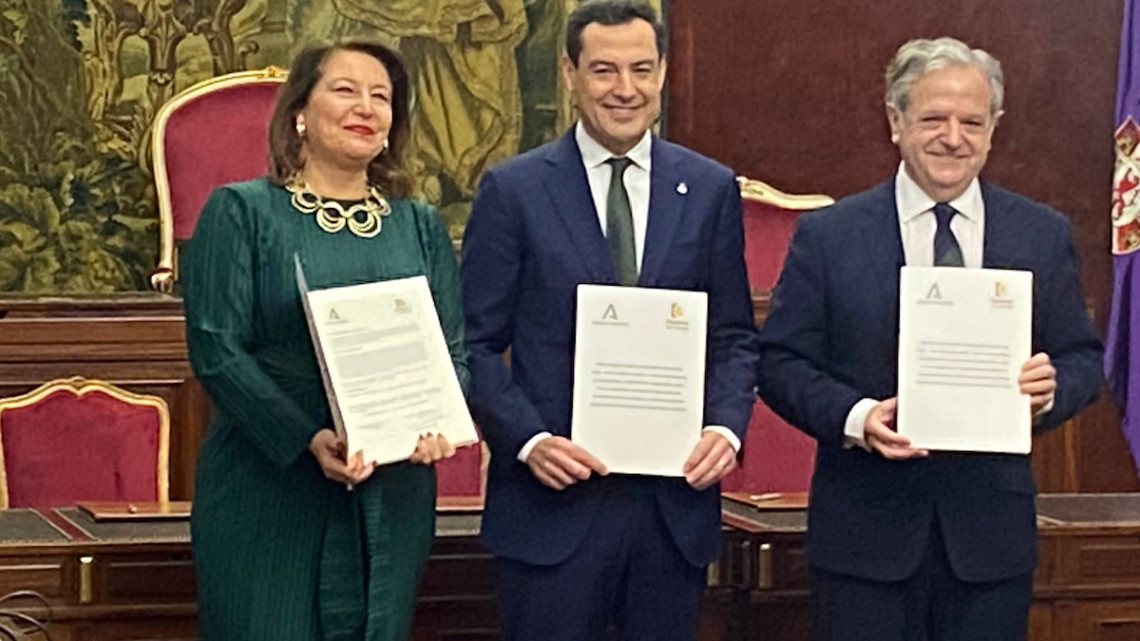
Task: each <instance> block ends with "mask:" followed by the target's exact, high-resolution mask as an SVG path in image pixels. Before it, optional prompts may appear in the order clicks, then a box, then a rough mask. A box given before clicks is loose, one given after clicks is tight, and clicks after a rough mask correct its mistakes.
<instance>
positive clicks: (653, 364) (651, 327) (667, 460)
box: [570, 285, 708, 477]
mask: <svg viewBox="0 0 1140 641" xmlns="http://www.w3.org/2000/svg"><path fill="white" fill-rule="evenodd" d="M707 319H708V297H707V295H706V294H705V293H703V292H687V291H676V290H667V289H640V288H636V287H612V286H604V285H579V286H578V314H577V330H576V337H575V351H574V410H573V417H572V419H571V427H570V430H571V435H572V438H573V441H574V443H576V444H578V445H579V446H581V447H582V448H583V449H585V450H586V451H587V452H590V453H591V454H593V455H594V456H595V457H597V459H598V460H600V461H601V462H602V463H604V464H605V466H606V467H607V468H608V469H609V471H610V472H617V473H625V474H646V475H656V476H677V477H679V476H684V473H683V471H682V468H683V467H684V464H685V460H686V459H687V458H688V457H689V455H690V454H691V453H692V451H693V448H694V447H695V446H696V444H697V441H699V440H700V437H701V428H702V422H703V420H704V391H705V343H706V335H707V324H708V320H707Z"/></svg>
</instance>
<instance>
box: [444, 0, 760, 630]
mask: <svg viewBox="0 0 1140 641" xmlns="http://www.w3.org/2000/svg"><path fill="white" fill-rule="evenodd" d="M664 44H665V38H664V31H663V29H662V27H661V25H660V23H659V22H658V21H657V17H656V15H655V13H654V11H653V10H652V9H651V8H650V7H649V6H648V5H646V4H644V3H641V2H633V1H629V0H600V1H593V2H588V3H585V4H583V5H581V6H580V7H579V8H578V9H576V10H575V11H574V12H573V13H572V14H571V16H570V18H569V21H568V25H567V34H566V55H565V57H564V59H563V64H562V67H563V76H564V80H565V82H566V85H567V88H568V89H569V91H570V93H571V95H572V97H573V100H574V104H575V106H576V108H577V110H578V113H579V122H578V124H577V125H576V126H575V127H573V128H572V129H571V130H570V131H568V132H567V133H566V135H565V136H563V137H562V138H561V139H559V140H557V141H554V142H552V143H550V144H547V145H544V146H542V147H539V148H537V149H535V150H532V151H530V152H528V153H525V154H522V155H520V156H518V157H516V158H514V159H512V160H510V161H507V162H504V163H502V164H501V165H499V166H497V167H495V168H494V169H492V170H490V171H489V172H487V174H486V175H485V176H484V178H483V181H482V183H481V184H480V187H479V191H478V193H477V194H476V196H475V203H474V206H473V209H472V213H471V219H470V222H469V223H468V226H467V232H466V236H465V238H464V243H463V249H464V255H463V263H462V267H463V285H464V305H465V309H466V316H467V340H468V347H469V348H470V352H471V355H470V363H471V373H472V388H471V404H472V407H473V410H474V413H475V417H476V420H477V421H478V422H479V424H480V426H481V427H482V429H483V432H484V435H485V436H486V440H487V443H488V445H489V446H490V448H491V452H492V456H491V464H490V471H489V479H488V483H487V505H486V510H485V512H484V515H483V528H482V540H483V542H484V543H485V544H486V545H487V547H489V548H490V549H491V550H492V551H493V552H494V553H495V555H496V557H497V584H498V599H499V610H500V620H501V623H502V626H503V631H504V638H505V639H508V640H526V641H532V640H536V639H542V640H543V641H548V640H561V639H565V640H567V641H578V640H581V641H593V640H594V639H600V638H602V636H603V635H604V631H605V629H606V627H607V626H609V625H616V626H617V627H618V628H619V629H620V630H621V634H622V637H623V638H625V639H645V640H646V641H649V640H652V641H668V640H670V639H677V640H681V639H693V638H695V635H696V630H697V622H698V617H699V605H700V598H701V595H702V593H703V586H704V580H705V567H706V565H707V564H708V563H709V562H710V561H711V560H712V559H713V558H714V556H715V555H716V553H717V548H718V545H719V523H720V509H719V495H718V491H717V481H719V480H720V478H721V477H723V476H724V475H725V474H727V473H728V472H729V471H730V470H731V469H732V468H733V467H734V466H735V465H736V450H737V449H739V447H740V441H741V439H743V437H744V431H745V429H746V426H747V422H748V417H749V413H750V411H751V402H752V399H753V398H754V392H753V389H754V387H753V386H754V378H755V373H754V372H755V346H756V344H755V339H756V335H755V329H754V327H753V323H752V310H751V303H750V299H749V293H748V285H747V278H746V274H745V268H744V261H743V230H742V223H741V215H740V196H739V192H738V189H737V186H736V182H735V180H734V176H733V173H732V172H731V171H730V170H729V169H727V168H726V167H723V166H722V165H720V164H718V163H716V162H713V161H712V160H709V159H707V158H704V157H702V156H699V155H697V154H696V153H693V152H692V151H689V150H687V149H684V148H682V147H679V146H677V145H674V144H671V143H668V142H665V141H664V140H661V139H660V138H657V137H656V136H653V135H652V134H651V133H650V131H649V129H650V126H651V124H652V123H653V121H654V119H655V118H656V117H657V116H658V114H659V111H660V96H661V88H662V85H663V83H664V81H665V60H664V55H663V54H664ZM583 283H595V284H610V285H619V284H620V285H628V286H638V287H652V288H666V289H683V290H694V291H703V292H707V294H708V348H707V363H706V392H705V406H704V425H705V428H704V430H703V433H702V435H701V437H700V441H699V443H698V444H697V446H696V448H695V449H694V451H693V453H692V456H691V457H690V458H689V460H688V461H687V462H686V464H685V469H684V472H685V476H684V478H681V477H676V478H663V477H661V478H659V477H645V476H628V475H617V474H612V475H607V472H606V469H605V467H604V466H603V465H602V464H601V463H600V462H599V461H598V460H596V459H595V458H594V457H593V456H592V455H591V454H590V453H589V452H586V451H585V450H583V448H581V447H580V446H578V445H576V444H575V443H574V442H573V441H572V440H571V438H570V437H571V436H572V435H571V434H570V431H569V430H570V415H571V391H572V389H571V388H572V382H573V371H572V369H573V367H572V365H573V357H574V336H575V300H576V298H575V297H576V288H577V286H578V285H580V284H583ZM508 347H510V361H511V364H510V368H509V369H508V368H507V367H506V366H505V365H504V363H503V354H504V351H505V350H506V349H507V348H508ZM645 448H646V449H647V450H651V449H652V448H653V443H645Z"/></svg>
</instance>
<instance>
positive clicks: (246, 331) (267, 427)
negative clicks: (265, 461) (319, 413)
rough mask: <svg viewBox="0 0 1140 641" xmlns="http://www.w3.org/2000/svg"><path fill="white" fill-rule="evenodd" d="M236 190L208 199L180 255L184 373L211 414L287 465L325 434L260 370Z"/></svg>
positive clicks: (244, 220)
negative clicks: (189, 371) (200, 389)
mask: <svg viewBox="0 0 1140 641" xmlns="http://www.w3.org/2000/svg"><path fill="white" fill-rule="evenodd" d="M253 214H254V212H252V211H251V210H250V207H249V204H248V203H247V202H246V201H245V200H244V199H242V198H241V197H240V196H239V195H238V194H237V193H236V192H235V190H233V189H231V188H227V187H222V188H219V189H216V190H214V192H213V193H212V194H210V198H209V200H207V202H206V204H205V206H204V207H203V208H202V213H201V216H200V217H199V219H198V224H197V226H196V227H195V230H194V237H193V238H192V239H191V240H190V242H189V243H188V244H187V246H186V248H185V250H184V252H183V262H182V287H183V303H184V305H185V308H186V343H187V347H188V348H189V352H190V366H191V367H192V368H193V370H194V374H195V375H196V376H197V377H198V380H199V381H200V382H201V383H202V385H203V386H204V387H205V388H206V391H207V392H208V393H209V394H210V398H211V399H212V400H213V401H214V404H215V405H216V406H217V409H218V410H219V411H220V412H222V413H223V414H224V415H225V417H226V418H228V419H229V420H230V421H232V422H233V423H234V424H235V425H236V427H237V428H238V429H239V430H241V432H242V433H244V434H245V435H246V436H247V437H249V439H250V440H251V441H253V443H254V444H255V445H256V446H257V447H258V448H259V449H260V450H261V451H262V452H264V453H265V455H266V456H267V457H269V458H270V460H272V461H273V462H275V463H277V464H278V465H282V466H285V465H289V464H291V463H293V462H294V461H295V460H296V459H297V457H298V456H300V455H301V454H303V453H304V452H305V451H306V450H307V449H308V446H309V441H311V440H312V437H313V435H314V434H316V433H317V432H318V431H319V430H320V429H321V428H322V427H323V426H322V425H321V423H320V421H319V420H318V419H317V418H315V417H313V416H312V415H310V414H308V413H307V412H305V411H304V410H303V409H301V407H299V406H298V405H297V404H296V403H295V402H294V401H293V400H292V399H291V398H290V397H289V396H287V395H286V394H285V393H284V392H282V390H281V388H280V387H279V386H278V385H277V383H276V382H274V381H273V379H271V378H270V377H269V376H268V375H267V374H266V373H265V371H264V370H263V369H262V368H261V367H260V366H259V365H258V363H257V360H256V359H255V358H254V357H253V356H252V355H251V353H250V346H251V345H252V344H253V342H254V340H255V332H254V320H253V319H254V301H255V296H254V290H253V287H254V280H253V279H254V272H255V270H254V264H255V261H256V260H257V252H256V249H255V238H256V229H257V227H256V223H255V221H254V220H253Z"/></svg>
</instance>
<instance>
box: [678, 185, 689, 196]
mask: <svg viewBox="0 0 1140 641" xmlns="http://www.w3.org/2000/svg"><path fill="white" fill-rule="evenodd" d="M677 193H678V194H681V195H682V196H684V195H685V194H687V193H689V186H688V185H686V184H685V183H677Z"/></svg>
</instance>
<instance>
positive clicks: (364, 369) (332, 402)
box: [297, 260, 478, 465]
mask: <svg viewBox="0 0 1140 641" xmlns="http://www.w3.org/2000/svg"><path fill="white" fill-rule="evenodd" d="M297 283H298V286H299V288H300V290H301V299H302V301H303V303H304V306H305V315H306V317H307V320H308V323H309V330H310V333H311V334H312V337H313V344H314V346H315V348H316V351H317V359H318V361H319V362H320V365H321V375H322V376H323V377H324V381H325V390H326V392H327V393H328V397H329V406H330V408H331V410H332V415H333V423H334V424H335V426H336V429H337V433H338V434H339V435H341V436H342V437H344V438H345V440H346V442H347V444H348V452H349V454H352V453H355V452H357V451H363V452H364V461H365V462H375V463H377V464H379V465H383V464H385V463H392V462H394V461H401V460H405V459H408V458H409V457H411V456H412V454H413V452H414V451H416V448H417V443H418V442H419V437H420V435H421V434H427V433H431V434H438V435H442V436H444V437H445V438H446V439H447V441H448V442H449V443H450V444H451V445H454V446H461V445H466V444H469V443H474V442H475V441H477V440H478V436H477V434H476V432H475V427H474V424H473V423H472V421H471V415H470V414H469V413H468V412H467V405H466V403H465V401H464V399H463V392H462V390H460V388H459V380H458V379H457V378H456V376H455V370H454V368H453V367H452V363H451V355H450V353H449V352H448V350H447V342H446V340H445V339H444V337H443V330H442V329H441V328H440V325H439V317H438V315H437V314H436V311H435V304H434V303H433V301H432V296H431V290H430V288H429V287H428V283H427V279H426V278H425V277H423V276H415V277H413V278H403V279H398V280H390V281H382V282H376V283H367V284H364V285H352V286H349V287H335V288H331V289H323V290H314V291H309V289H308V287H307V285H306V283H305V276H304V273H303V271H302V269H301V264H300V261H299V260H298V262H297Z"/></svg>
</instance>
